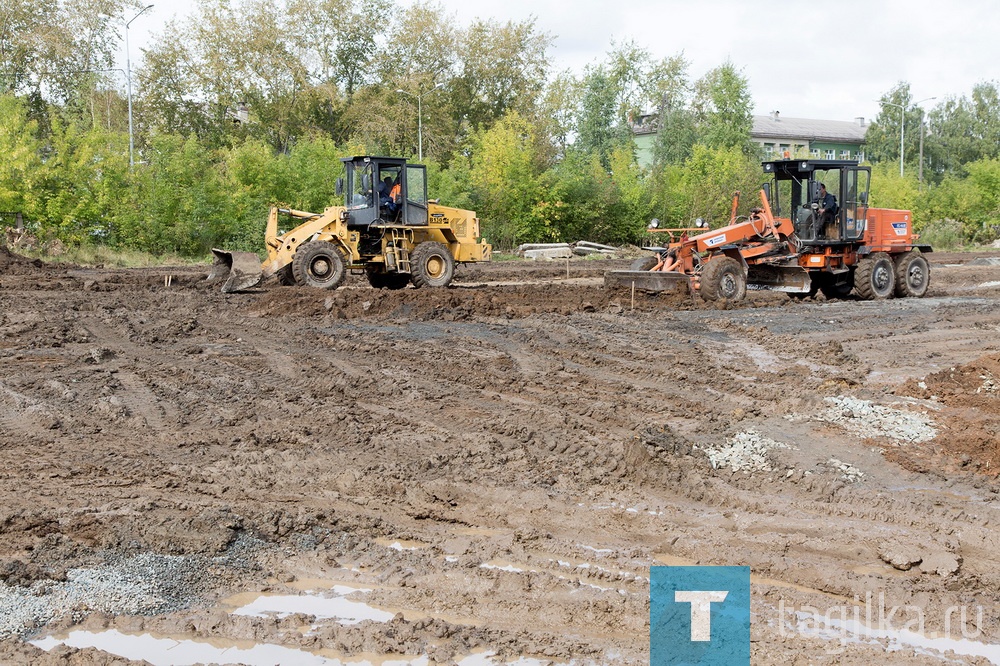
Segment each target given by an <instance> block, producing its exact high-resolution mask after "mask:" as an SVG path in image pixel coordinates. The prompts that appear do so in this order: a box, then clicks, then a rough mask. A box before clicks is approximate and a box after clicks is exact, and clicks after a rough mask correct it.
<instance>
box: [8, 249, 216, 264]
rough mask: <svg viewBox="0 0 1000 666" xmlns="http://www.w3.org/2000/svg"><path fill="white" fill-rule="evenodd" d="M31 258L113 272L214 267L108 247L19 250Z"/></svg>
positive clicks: (199, 261) (204, 260)
mask: <svg viewBox="0 0 1000 666" xmlns="http://www.w3.org/2000/svg"><path fill="white" fill-rule="evenodd" d="M14 251H15V252H17V253H18V254H22V255H24V256H27V257H33V258H38V259H41V260H42V261H45V262H48V263H70V264H77V265H80V266H107V267H111V268H153V267H157V266H193V265H198V264H206V263H210V259H209V258H208V257H198V258H191V257H182V256H180V255H177V254H164V255H154V254H150V253H148V252H140V251H138V250H117V249H113V248H109V247H106V246H104V245H79V246H73V247H66V248H65V250H64V251H62V252H60V253H59V254H58V255H53V254H51V253H50V252H48V251H44V250H24V249H20V248H18V249H15V250H14Z"/></svg>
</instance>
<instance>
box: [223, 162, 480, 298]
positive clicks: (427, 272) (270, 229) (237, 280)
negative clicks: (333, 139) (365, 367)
mask: <svg viewBox="0 0 1000 666" xmlns="http://www.w3.org/2000/svg"><path fill="white" fill-rule="evenodd" d="M341 162H343V163H344V175H343V176H342V177H341V178H338V179H337V196H338V197H339V196H343V197H344V205H342V206H331V207H329V208H327V209H326V210H325V211H323V212H322V213H309V212H305V211H300V210H290V209H286V208H271V212H270V214H269V215H268V218H267V231H266V232H265V236H264V242H265V245H266V248H267V259H265V260H264V262H263V263H261V262H260V260H259V258H258V257H257V255H256V254H254V253H252V252H227V251H225V250H217V249H213V250H212V253H213V254H214V255H215V264H214V265H213V267H212V273H211V275H209V279H210V280H212V279H218V278H225V281H224V282H223V284H222V291H223V293H231V292H236V291H243V290H245V289H250V288H252V287H255V286H257V285H258V284H260V283H261V282H262V281H263V280H265V279H267V278H269V277H271V276H272V275H274V276H277V278H278V281H279V282H280V283H281V284H283V285H294V284H297V285H304V286H308V287H316V288H319V289H336V288H337V287H339V286H340V285H341V284H342V283H343V281H344V278H345V277H346V276H347V273H348V271H357V272H364V274H365V276H366V277H367V278H368V282H369V283H370V284H371V286H373V287H375V288H376V289H402V288H403V287H405V286H406V285H408V284H412V285H413V286H414V287H447V286H448V285H449V284H451V280H452V277H453V275H454V274H455V264H456V263H472V262H478V261H489V260H490V257H491V253H492V247H491V246H490V245H489V244H488V243H486V242H485V241H483V240H482V239H480V237H479V236H480V232H479V218H477V217H476V214H475V213H474V212H473V211H470V210H461V209H458V208H448V207H446V206H441V205H440V204H438V202H437V201H436V200H428V199H427V168H426V167H425V166H423V165H420V164H407V163H406V160H405V159H400V158H393V157H370V156H362V157H348V158H344V159H342V160H341ZM283 221H285V223H284V224H283ZM287 221H290V223H288V222H287ZM283 226H284V227H291V228H288V229H287V230H285V231H282V228H283Z"/></svg>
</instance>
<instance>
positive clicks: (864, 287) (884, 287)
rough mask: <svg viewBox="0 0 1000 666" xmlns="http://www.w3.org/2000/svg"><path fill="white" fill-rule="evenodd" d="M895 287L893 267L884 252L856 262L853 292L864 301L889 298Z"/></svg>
mask: <svg viewBox="0 0 1000 666" xmlns="http://www.w3.org/2000/svg"><path fill="white" fill-rule="evenodd" d="M895 287H896V272H895V266H893V265H892V259H891V258H889V255H888V254H886V253H885V252H876V253H875V254H872V255H869V256H867V257H865V258H864V259H862V260H861V261H859V262H858V268H857V270H855V271H854V290H855V291H857V292H858V296H860V297H861V298H862V299H864V300H866V301H875V300H882V299H885V298H889V297H890V296H892V292H893V290H894V289H895Z"/></svg>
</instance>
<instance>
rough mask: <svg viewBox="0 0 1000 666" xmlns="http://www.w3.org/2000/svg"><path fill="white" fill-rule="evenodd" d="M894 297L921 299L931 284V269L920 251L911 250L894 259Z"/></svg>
mask: <svg viewBox="0 0 1000 666" xmlns="http://www.w3.org/2000/svg"><path fill="white" fill-rule="evenodd" d="M895 260H896V296H897V297H904V296H910V297H913V298H923V297H924V296H925V295H926V294H927V288H928V287H929V286H930V284H931V267H930V264H928V263H927V259H926V258H924V255H923V253H921V252H920V250H913V251H912V252H907V253H906V254H903V255H900V256H898V257H896V258H895Z"/></svg>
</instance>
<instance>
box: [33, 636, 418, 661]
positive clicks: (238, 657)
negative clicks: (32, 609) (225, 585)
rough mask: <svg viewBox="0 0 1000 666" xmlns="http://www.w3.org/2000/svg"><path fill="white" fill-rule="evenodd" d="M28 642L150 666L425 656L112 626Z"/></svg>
mask: <svg viewBox="0 0 1000 666" xmlns="http://www.w3.org/2000/svg"><path fill="white" fill-rule="evenodd" d="M31 644H32V645H35V646H36V647H39V648H41V649H43V650H45V651H46V652H48V651H50V650H52V648H54V647H56V646H57V645H68V646H70V647H75V648H78V649H84V648H88V647H92V648H97V649H98V650H103V651H104V652H108V653H110V654H115V655H118V656H120V657H125V658H126V659H134V660H145V661H148V662H149V663H151V664H153V666H191V665H193V664H243V665H244V666H274V665H275V664H295V665H296V666H405V665H406V664H413V665H415V666H426V664H428V663H429V661H428V659H427V657H412V658H402V659H393V658H387V659H382V658H378V659H376V660H375V661H370V660H365V659H361V660H358V659H348V658H346V657H345V658H336V657H326V656H322V655H318V654H315V653H313V652H307V651H305V650H298V649H295V648H287V647H282V646H281V645H273V644H270V643H257V644H251V646H250V647H238V646H237V645H235V644H232V645H229V646H225V647H221V646H218V645H212V644H209V643H205V642H202V641H194V640H190V639H180V640H178V639H174V638H156V637H154V636H152V635H151V634H142V635H141V636H136V635H132V634H123V633H122V632H120V631H117V630H115V629H110V630H108V631H101V632H92V631H83V630H77V631H71V632H70V633H69V634H68V635H67V636H66V637H65V638H54V637H48V638H43V639H40V640H36V641H31Z"/></svg>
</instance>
